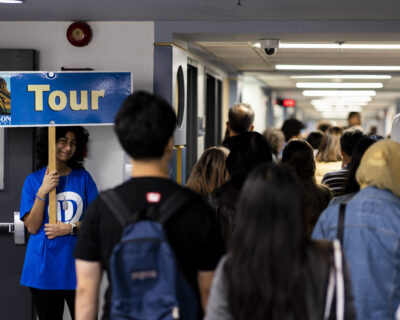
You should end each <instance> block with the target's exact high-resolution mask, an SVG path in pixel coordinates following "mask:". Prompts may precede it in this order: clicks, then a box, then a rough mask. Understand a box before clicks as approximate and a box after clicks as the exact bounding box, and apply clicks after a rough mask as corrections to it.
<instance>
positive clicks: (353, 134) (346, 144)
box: [340, 128, 367, 156]
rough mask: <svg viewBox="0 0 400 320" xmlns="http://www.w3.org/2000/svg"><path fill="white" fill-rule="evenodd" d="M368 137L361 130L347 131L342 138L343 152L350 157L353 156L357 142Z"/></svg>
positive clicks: (341, 146)
mask: <svg viewBox="0 0 400 320" xmlns="http://www.w3.org/2000/svg"><path fill="white" fill-rule="evenodd" d="M366 136H367V135H366V134H365V133H364V132H362V131H361V130H359V129H353V128H350V129H347V130H345V131H344V132H343V134H342V136H341V137H340V148H341V149H342V151H344V152H346V154H347V155H348V156H351V154H352V153H353V149H354V147H355V145H356V144H357V142H358V141H360V140H361V139H362V138H364V137H366Z"/></svg>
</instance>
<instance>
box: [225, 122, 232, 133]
mask: <svg viewBox="0 0 400 320" xmlns="http://www.w3.org/2000/svg"><path fill="white" fill-rule="evenodd" d="M226 128H227V129H228V131H231V125H230V124H229V121H227V122H226Z"/></svg>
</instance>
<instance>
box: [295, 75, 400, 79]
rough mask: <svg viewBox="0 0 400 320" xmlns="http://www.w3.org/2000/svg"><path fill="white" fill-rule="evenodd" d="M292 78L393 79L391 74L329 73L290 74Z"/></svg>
mask: <svg viewBox="0 0 400 320" xmlns="http://www.w3.org/2000/svg"><path fill="white" fill-rule="evenodd" d="M290 78H292V79H391V78H392V76H389V75H374V74H327V75H313V76H310V75H303V76H290Z"/></svg>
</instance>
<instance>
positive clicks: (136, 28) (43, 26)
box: [0, 22, 154, 319]
mask: <svg viewBox="0 0 400 320" xmlns="http://www.w3.org/2000/svg"><path fill="white" fill-rule="evenodd" d="M69 25H70V22H0V48H3V49H35V50H37V51H38V52H39V69H40V70H42V71H58V70H61V67H68V68H93V69H94V70H99V71H102V70H103V71H130V72H132V75H133V88H134V89H135V90H137V89H141V90H147V91H150V92H152V91H153V65H154V62H153V61H154V60H153V52H154V49H153V48H154V47H153V44H154V23H153V22H89V25H90V26H91V28H92V31H93V39H92V41H91V42H90V43H89V45H88V46H86V47H81V48H78V47H73V46H72V45H71V44H69V42H68V41H67V38H66V35H65V34H66V30H67V28H68V26H69ZM88 131H89V133H90V145H89V150H88V151H89V152H88V158H87V161H86V164H85V166H86V169H87V170H88V171H89V172H90V173H91V175H92V176H93V178H94V180H95V181H96V184H97V187H98V188H99V189H100V190H103V189H106V188H110V187H112V186H115V185H117V184H120V183H121V182H122V179H123V162H124V152H123V151H122V149H121V147H120V146H119V143H118V141H117V139H116V137H115V135H114V133H113V128H112V127H88ZM104 278H105V277H103V279H104ZM105 287H106V282H104V281H103V283H102V289H101V293H100V295H101V297H100V299H101V303H100V306H101V305H102V298H103V295H104V290H105ZM66 310H67V308H65V310H64V311H65V312H64V319H70V316H69V313H68V312H67V311H66ZM100 314H101V312H100Z"/></svg>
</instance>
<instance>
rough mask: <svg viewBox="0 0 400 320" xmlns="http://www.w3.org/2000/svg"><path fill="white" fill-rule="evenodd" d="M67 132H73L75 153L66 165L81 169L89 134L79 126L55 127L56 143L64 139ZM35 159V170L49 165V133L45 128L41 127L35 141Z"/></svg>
mask: <svg viewBox="0 0 400 320" xmlns="http://www.w3.org/2000/svg"><path fill="white" fill-rule="evenodd" d="M67 132H73V133H74V134H75V138H76V150H75V153H74V154H73V156H72V157H71V159H69V160H68V162H67V164H68V166H69V167H70V168H71V169H81V168H83V163H84V157H85V156H86V151H87V143H88V141H89V133H88V132H87V130H86V129H85V128H84V127H81V126H73V127H72V126H71V127H56V141H58V139H60V138H62V137H65V135H66V134H67ZM36 158H37V163H36V169H40V168H42V167H44V166H47V164H48V163H49V131H48V128H47V127H46V128H45V127H43V128H41V129H40V131H39V135H38V137H37V141H36Z"/></svg>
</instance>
